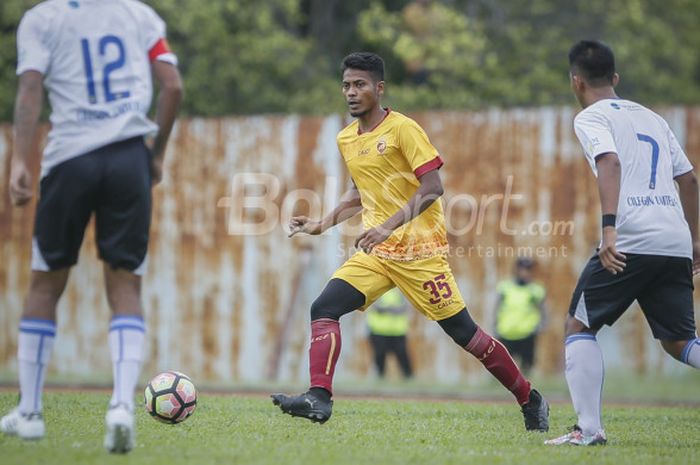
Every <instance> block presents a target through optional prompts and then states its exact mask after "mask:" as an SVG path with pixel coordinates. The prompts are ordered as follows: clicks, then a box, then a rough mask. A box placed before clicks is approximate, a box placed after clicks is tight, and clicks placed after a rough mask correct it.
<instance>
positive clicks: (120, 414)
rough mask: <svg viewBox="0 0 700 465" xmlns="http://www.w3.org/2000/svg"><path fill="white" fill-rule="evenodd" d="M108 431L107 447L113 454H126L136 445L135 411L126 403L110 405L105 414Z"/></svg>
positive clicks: (105, 443) (106, 437)
mask: <svg viewBox="0 0 700 465" xmlns="http://www.w3.org/2000/svg"><path fill="white" fill-rule="evenodd" d="M105 425H106V426H107V433H106V434H105V442H104V445H105V449H107V451H108V452H111V453H113V454H126V453H127V452H129V451H130V450H131V449H133V448H134V445H135V436H136V431H135V425H134V413H133V412H132V411H131V410H129V409H128V408H127V407H126V406H125V405H124V404H118V405H115V406H113V407H110V408H109V410H107V415H106V416H105Z"/></svg>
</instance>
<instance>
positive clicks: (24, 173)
mask: <svg viewBox="0 0 700 465" xmlns="http://www.w3.org/2000/svg"><path fill="white" fill-rule="evenodd" d="M32 196H33V190H32V173H31V172H30V171H29V168H28V167H27V165H26V164H25V163H23V162H16V163H12V169H11V171H10V198H11V199H12V204H13V205H15V206H16V207H22V206H24V205H26V204H28V203H29V201H30V200H31V199H32Z"/></svg>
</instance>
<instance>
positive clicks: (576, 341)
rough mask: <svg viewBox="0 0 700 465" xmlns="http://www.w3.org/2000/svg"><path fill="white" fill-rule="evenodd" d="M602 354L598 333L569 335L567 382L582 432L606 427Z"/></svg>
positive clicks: (587, 433) (586, 432)
mask: <svg viewBox="0 0 700 465" xmlns="http://www.w3.org/2000/svg"><path fill="white" fill-rule="evenodd" d="M604 377H605V369H604V367H603V354H602V352H601V351H600V346H599V345H598V341H597V340H596V338H595V336H593V335H592V334H585V333H578V334H572V335H571V336H569V337H567V338H566V383H567V384H568V385H569V393H570V394H571V401H572V402H573V404H574V410H576V415H577V416H578V426H579V427H580V428H581V430H582V431H583V434H586V435H591V434H595V433H596V432H597V431H599V430H601V429H603V425H602V422H601V419H600V406H601V398H602V394H603V378H604Z"/></svg>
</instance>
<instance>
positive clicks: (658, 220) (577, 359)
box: [546, 41, 700, 445]
mask: <svg viewBox="0 0 700 465" xmlns="http://www.w3.org/2000/svg"><path fill="white" fill-rule="evenodd" d="M569 63H570V76H571V87H572V90H573V92H574V94H575V95H576V98H577V99H578V101H579V103H580V104H581V106H582V107H583V108H584V110H583V111H582V112H581V113H579V114H578V115H577V116H576V119H575V121H574V129H575V131H576V135H577V136H578V138H579V140H580V142H581V145H582V146H583V149H584V152H585V155H586V159H587V160H588V162H589V163H590V165H591V168H592V169H593V173H594V175H596V177H597V182H598V191H599V194H600V203H601V209H602V241H601V244H600V248H599V250H598V253H597V254H596V255H595V256H594V257H593V258H591V260H590V261H589V262H588V264H587V265H586V267H585V269H584V270H583V273H582V274H581V277H580V279H579V282H578V284H577V286H576V289H575V291H574V294H573V298H572V301H571V306H570V308H569V317H568V319H567V322H566V345H565V352H566V381H567V384H568V385H569V392H570V393H571V399H572V402H573V405H574V409H575V410H576V414H577V416H578V422H577V424H576V425H575V426H574V428H572V430H571V432H570V433H568V434H566V435H564V436H561V437H559V438H556V439H552V440H550V441H547V442H546V443H547V444H550V445H561V444H573V445H602V444H605V443H606V442H607V437H606V435H605V431H604V430H603V425H602V421H601V414H600V409H601V396H602V388H603V357H602V353H601V351H600V347H599V345H598V342H597V340H596V333H597V332H598V330H599V329H600V328H601V327H602V326H603V325H612V324H613V323H614V322H615V321H616V320H617V319H618V318H619V317H620V316H621V315H622V314H623V313H624V312H625V310H627V308H628V307H629V306H630V305H631V304H632V303H633V302H634V301H635V300H637V301H638V302H639V304H640V306H641V308H642V311H643V312H644V316H645V317H646V319H647V322H648V323H649V326H650V328H651V331H652V334H653V335H654V338H656V339H658V340H659V341H660V342H661V345H662V347H663V348H664V350H666V352H668V353H669V354H670V355H671V356H673V357H674V358H676V359H677V360H680V361H681V362H683V363H686V364H688V365H690V366H692V367H695V368H700V340H698V338H697V334H696V330H695V316H694V309H693V274H694V273H695V272H697V271H698V270H699V269H700V243H699V242H698V182H697V179H696V177H695V174H694V172H693V166H692V165H691V164H690V162H689V161H688V158H687V157H686V155H685V153H684V152H683V149H682V148H681V146H680V145H679V143H678V141H677V140H676V138H675V136H674V135H673V133H672V132H671V130H670V128H669V126H668V124H667V123H666V121H664V120H663V118H661V117H660V116H659V115H657V114H656V113H654V112H653V111H651V110H649V109H647V108H645V107H643V106H641V105H639V104H637V103H634V102H630V101H628V100H622V99H620V98H619V97H618V96H617V95H616V94H615V90H614V88H615V86H616V85H617V83H618V80H619V77H618V75H617V74H616V72H615V58H614V56H613V53H612V50H610V48H609V47H607V46H606V45H605V44H602V43H601V42H597V41H581V42H579V43H577V44H576V45H574V46H573V47H572V49H571V51H570V52H569ZM676 184H677V185H678V190H676Z"/></svg>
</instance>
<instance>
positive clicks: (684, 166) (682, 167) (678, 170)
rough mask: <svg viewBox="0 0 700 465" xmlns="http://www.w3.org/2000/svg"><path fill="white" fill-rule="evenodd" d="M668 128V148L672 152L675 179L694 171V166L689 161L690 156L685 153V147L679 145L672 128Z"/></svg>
mask: <svg viewBox="0 0 700 465" xmlns="http://www.w3.org/2000/svg"><path fill="white" fill-rule="evenodd" d="M666 127H667V131H668V147H669V150H670V151H671V162H673V177H674V178H675V177H676V176H680V175H682V174H685V173H687V172H689V171H692V170H693V165H692V164H691V163H690V160H688V156H687V155H686V154H685V152H684V151H683V147H681V144H679V143H678V139H676V136H675V135H674V134H673V131H672V130H671V128H670V127H668V125H667V126H666Z"/></svg>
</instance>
